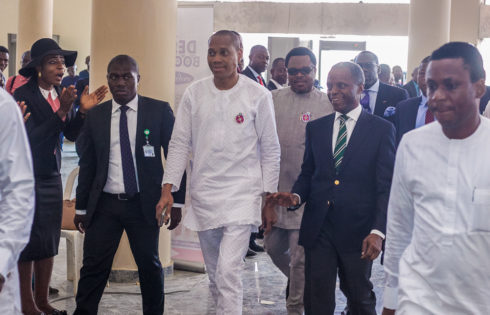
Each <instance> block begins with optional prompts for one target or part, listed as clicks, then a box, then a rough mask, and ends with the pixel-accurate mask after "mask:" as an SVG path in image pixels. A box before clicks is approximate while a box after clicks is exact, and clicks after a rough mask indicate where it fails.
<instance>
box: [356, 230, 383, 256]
mask: <svg viewBox="0 0 490 315" xmlns="http://www.w3.org/2000/svg"><path fill="white" fill-rule="evenodd" d="M382 244H383V239H382V238H381V236H379V235H377V234H373V233H371V234H369V235H368V236H367V237H366V238H365V239H364V241H362V252H361V259H369V260H375V259H376V257H378V255H379V253H380V252H381V246H382Z"/></svg>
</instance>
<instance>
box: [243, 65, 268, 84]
mask: <svg viewBox="0 0 490 315" xmlns="http://www.w3.org/2000/svg"><path fill="white" fill-rule="evenodd" d="M240 74H243V75H246V76H247V77H249V78H250V79H252V80H254V81H255V82H257V83H259V84H260V82H259V80H257V78H256V77H255V75H254V74H253V73H252V71H251V70H250V69H249V67H246V68H245V69H243V71H242V72H240ZM259 75H260V78H261V79H262V82H263V83H264V84H265V80H264V78H263V77H262V75H261V74H259Z"/></svg>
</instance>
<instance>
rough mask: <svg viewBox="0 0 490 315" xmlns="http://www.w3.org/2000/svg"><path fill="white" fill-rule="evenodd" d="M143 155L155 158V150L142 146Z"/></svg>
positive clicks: (151, 147) (147, 145) (149, 146)
mask: <svg viewBox="0 0 490 315" xmlns="http://www.w3.org/2000/svg"><path fill="white" fill-rule="evenodd" d="M143 153H144V155H145V157H155V148H154V147H153V146H152V145H149V144H145V145H144V146H143Z"/></svg>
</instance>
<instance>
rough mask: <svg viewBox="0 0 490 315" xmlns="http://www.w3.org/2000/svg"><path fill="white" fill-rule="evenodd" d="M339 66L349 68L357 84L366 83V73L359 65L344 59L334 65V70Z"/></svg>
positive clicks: (353, 80)
mask: <svg viewBox="0 0 490 315" xmlns="http://www.w3.org/2000/svg"><path fill="white" fill-rule="evenodd" d="M337 68H345V69H347V70H349V72H350V75H351V78H352V82H353V83H355V84H356V85H361V84H364V73H363V71H362V69H361V67H360V66H359V65H357V64H355V63H353V62H350V61H344V62H339V63H337V64H335V65H334V66H333V67H332V70H333V69H337Z"/></svg>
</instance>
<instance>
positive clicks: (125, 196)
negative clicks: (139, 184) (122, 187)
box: [102, 192, 140, 201]
mask: <svg viewBox="0 0 490 315" xmlns="http://www.w3.org/2000/svg"><path fill="white" fill-rule="evenodd" d="M102 194H104V195H105V196H107V197H110V198H112V199H117V200H120V201H132V200H136V199H138V198H139V197H140V193H136V194H134V195H128V194H110V193H106V192H102Z"/></svg>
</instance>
